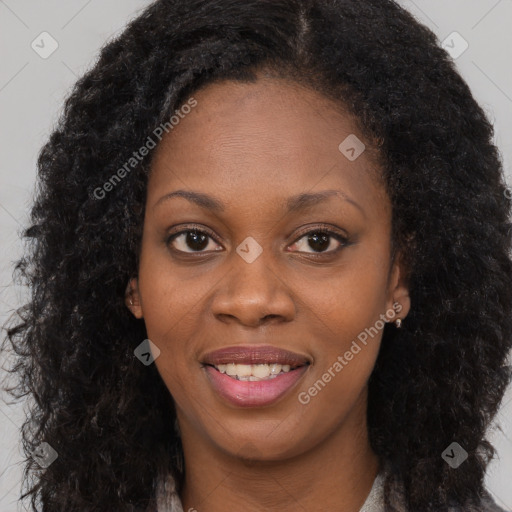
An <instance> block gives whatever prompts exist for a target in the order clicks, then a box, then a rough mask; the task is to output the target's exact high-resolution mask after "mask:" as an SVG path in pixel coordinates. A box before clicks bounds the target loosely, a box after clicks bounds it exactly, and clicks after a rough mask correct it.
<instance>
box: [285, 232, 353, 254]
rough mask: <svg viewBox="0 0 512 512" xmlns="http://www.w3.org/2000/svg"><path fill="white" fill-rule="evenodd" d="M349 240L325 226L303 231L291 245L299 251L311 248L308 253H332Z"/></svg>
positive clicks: (345, 244)
mask: <svg viewBox="0 0 512 512" xmlns="http://www.w3.org/2000/svg"><path fill="white" fill-rule="evenodd" d="M348 244H349V241H348V239H347V237H346V236H343V235H342V234H341V233H337V232H335V231H332V230H330V229H326V228H316V229H313V230H310V231H307V232H306V233H304V234H303V235H302V236H301V237H300V238H299V239H298V240H297V241H296V242H294V244H293V245H292V246H291V247H295V248H296V249H298V251H299V252H306V253H307V252H309V251H307V250H306V249H307V248H308V247H309V248H311V249H313V251H312V252H311V253H310V254H322V253H329V254H333V253H336V252H338V251H339V250H340V249H341V248H342V247H344V246H347V245H348Z"/></svg>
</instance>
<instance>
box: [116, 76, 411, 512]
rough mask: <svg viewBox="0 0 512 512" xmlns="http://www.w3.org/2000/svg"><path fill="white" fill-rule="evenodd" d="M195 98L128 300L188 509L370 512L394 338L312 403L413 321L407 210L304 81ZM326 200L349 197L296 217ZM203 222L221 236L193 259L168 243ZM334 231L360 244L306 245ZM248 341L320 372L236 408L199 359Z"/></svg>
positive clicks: (161, 165) (167, 142) (152, 199)
mask: <svg viewBox="0 0 512 512" xmlns="http://www.w3.org/2000/svg"><path fill="white" fill-rule="evenodd" d="M194 98H195V99H196V100H197V103H198V104H197V106H196V107H195V108H193V109H192V111H191V112H190V113H189V114H188V115H187V116H186V117H185V118H184V119H182V120H181V121H180V123H179V125H177V126H175V127H174V129H173V130H172V131H170V132H169V133H168V134H167V135H166V136H165V137H164V138H163V139H162V141H161V143H160V144H159V145H158V146H157V148H156V149H155V154H154V160H153V163H152V172H151V174H150V177H149V181H148V188H147V204H146V211H145V219H144V228H143V238H142V245H141V253H140V267H139V273H138V276H137V277H136V278H133V279H132V280H131V281H130V282H129V284H128V289H127V300H126V304H127V307H129V308H130V310H131V311H132V313H133V314H134V315H135V316H136V317H137V318H143V319H144V321H145V324H146V328H147V333H148V338H149V339H151V340H152V341H153V343H155V345H157V346H158V348H159V349H160V351H161V353H160V355H159V357H157V359H156V360H155V364H156V366H157V368H158V371H159V372H160V375H161V376H162V379H163V381H164V382H165V384H166V386H167V388H168V389H169V391H170V393H171V394H172V396H173V398H174V400H175V403H176V408H177V416H178V423H179V427H180V430H181V435H182V440H183V447H184V455H185V465H186V472H185V484H184V488H183V490H182V492H181V499H182V502H183V508H184V510H185V511H187V510H189V509H192V510H197V511H198V512H201V511H208V512H220V511H222V512H224V511H225V510H226V507H227V504H229V507H228V508H229V509H230V510H245V511H249V512H250V511H261V510H279V511H280V512H288V511H290V512H291V511H293V512H296V511H297V510H326V511H331V510H332V511H334V510H336V511H340V510H343V511H346V512H357V511H359V509H360V507H361V506H362V504H363V503H364V501H365V499H366V497H367V495H368V493H369V491H370V489H371V486H372V484H373V481H374V478H375V476H376V474H377V471H378V469H379V466H378V464H379V463H378V458H377V457H376V455H375V453H373V451H372V450H371V448H370V445H369V442H368V436H367V428H366V406H367V383H368V379H369V377H370V374H371V372H372V369H373V367H374V364H375V361H376V358H377V355H378V350H379V346H380V341H381V335H382V331H379V333H378V335H376V336H374V337H373V338H369V341H368V343H367V345H366V346H363V345H361V344H360V345H361V347H362V350H361V351H360V352H358V353H357V354H356V355H354V357H353V359H352V360H351V361H348V362H347V363H348V364H347V365H346V366H344V367H343V370H342V371H340V372H338V373H336V374H335V377H333V378H332V379H331V381H330V382H329V383H328V384H327V385H326V386H325V387H324V388H323V389H322V390H321V391H320V392H319V393H318V394H317V395H316V396H314V397H312V398H311V400H310V402H309V403H308V404H306V405H304V404H302V403H301V402H300V401H299V400H298V395H299V393H300V392H304V391H307V390H308V389H309V388H311V387H312V386H313V385H314V383H315V382H316V381H318V379H321V378H322V375H323V374H324V373H325V372H326V371H327V370H328V369H329V368H331V367H332V366H333V364H334V363H335V361H337V358H338V356H342V357H343V356H344V354H345V352H347V351H348V350H349V348H350V346H351V344H352V342H353V340H356V339H357V336H358V334H359V333H361V332H362V331H364V330H365V328H369V327H371V326H374V325H375V323H376V321H377V320H378V319H379V318H380V315H382V314H385V313H386V311H388V310H390V309H392V308H393V304H394V303H399V308H398V309H400V308H401V311H400V314H399V315H397V316H395V317H394V318H393V320H395V319H396V318H398V317H400V318H401V319H404V318H405V317H406V316H407V313H408V311H409V308H410V301H409V294H408V288H407V285H406V282H405V277H404V276H405V269H404V268H402V265H401V263H400V258H399V255H398V257H396V258H395V260H394V261H392V259H391V245H390V236H391V203H390V200H389V197H388V196H387V194H386V192H385V190H384V187H383V185H382V183H381V181H380V180H379V179H378V178H377V172H376V171H378V169H377V168H376V164H375V163H374V162H375V160H374V159H371V158H370V151H369V149H367V150H366V151H365V152H363V154H362V155H361V156H359V157H358V158H357V159H356V160H355V161H349V160H348V159H347V158H346V157H345V156H344V155H343V154H342V153H341V152H340V150H339V149H338V145H339V144H340V142H342V141H343V140H344V139H345V138H346V137H347V136H348V135H350V134H356V135H357V137H358V138H359V139H360V140H362V141H365V139H364V137H363V135H362V134H361V133H360V132H359V131H358V129H357V125H356V123H355V121H354V119H353V118H352V117H351V116H349V115H348V114H346V113H344V112H343V110H342V109H341V108H340V106H339V105H337V104H334V103H332V102H331V100H329V99H327V98H325V97H324V96H322V95H320V94H319V93H317V92H315V91H313V90H311V89H308V88H304V87H302V86H299V85H297V84H294V83H292V82H289V81H286V80H282V79H277V78H272V77H268V76H263V75H260V76H259V78H258V80H257V81H256V82H255V83H240V82H231V81H223V82H219V83H215V84H209V85H207V86H206V87H205V88H203V89H201V90H199V91H198V92H197V93H196V94H194ZM365 143H367V144H368V146H367V148H369V143H368V142H367V141H365ZM179 189H182V190H193V191H197V192H202V193H205V194H209V195H211V196H214V197H215V198H216V199H218V200H219V201H221V202H222V203H223V204H224V211H220V212H214V211H210V210H208V209H205V208H202V207H200V206H199V205H197V204H195V203H193V202H191V201H189V200H187V199H185V198H182V197H173V198H170V199H167V200H161V201H160V202H159V200H160V199H161V198H162V197H163V196H164V195H166V194H168V193H169V192H172V191H176V190H179ZM327 189H332V190H335V191H337V194H335V195H333V196H331V197H329V198H327V199H323V200H317V201H315V202H314V203H313V204H312V205H311V206H310V207H309V208H308V209H304V210H301V211H292V212H289V213H287V212H286V208H285V204H286V203H285V202H286V199H287V198H289V197H290V196H293V195H296V194H300V193H303V192H318V191H322V190H327ZM347 197H348V198H350V200H351V201H353V202H355V203H357V205H359V207H357V206H355V205H354V204H353V202H349V201H348V200H346V198H347ZM157 203H158V204H157ZM191 224H195V225H199V227H200V228H201V229H203V228H207V229H210V230H211V231H212V232H213V234H214V235H215V237H216V239H214V238H207V239H206V240H207V241H206V242H205V244H204V245H203V246H201V245H200V244H199V243H198V244H196V245H194V243H193V240H192V245H187V243H186V234H182V235H181V236H178V238H176V239H174V241H170V242H169V243H167V239H168V236H169V235H170V234H171V228H172V232H173V233H176V232H179V231H181V230H186V229H187V228H188V229H190V228H191V227H193V226H191ZM322 224H329V225H330V227H331V228H332V230H333V231H334V232H336V233H339V234H341V235H344V236H346V237H347V238H348V240H349V244H348V245H346V246H345V245H343V242H339V241H337V240H336V239H335V238H334V237H331V238H329V239H328V242H326V244H325V246H324V249H322V248H321V246H319V245H315V244H314V243H313V244H310V243H308V237H307V235H305V233H306V232H308V231H310V230H313V231H315V230H316V233H323V232H324V231H325V229H324V230H322ZM324 228H325V226H324ZM249 236H250V237H252V238H254V239H255V240H256V241H257V242H258V244H259V245H260V246H261V248H262V249H263V252H262V253H261V254H260V256H259V257H258V258H257V259H256V260H255V261H253V262H252V263H247V262H246V261H245V260H244V259H242V258H241V257H240V256H239V254H238V253H237V252H236V248H237V246H239V245H240V244H241V243H242V241H244V240H245V238H246V237H249ZM329 241H330V242H329ZM318 247H320V249H319V248H318ZM173 248H174V251H173ZM338 248H340V250H339V251H338V252H335V250H336V249H338ZM216 249H217V250H216ZM179 250H181V251H185V252H184V253H183V252H182V253H179V252H178V251H179ZM198 251H199V252H198ZM200 251H202V252H203V253H202V254H201V252H200ZM322 251H327V252H322ZM315 255H317V256H319V257H317V258H316V259H315ZM130 300H131V301H132V303H133V304H130ZM390 328H393V327H390ZM244 344H270V345H274V346H276V347H280V348H284V349H287V350H291V351H294V352H297V353H299V354H301V355H304V356H306V357H308V358H309V359H310V360H311V361H312V364H311V365H310V366H309V368H308V370H307V372H306V373H305V374H304V375H303V377H302V378H301V380H300V381H299V382H298V383H297V385H296V387H295V388H294V389H293V390H292V391H291V392H289V393H288V394H287V395H286V396H285V397H283V398H281V399H280V400H279V401H278V402H277V403H275V404H272V405H270V406H265V407H258V408H249V409H244V408H241V407H236V406H234V405H231V404H229V403H227V402H225V401H224V400H223V399H222V398H221V397H219V396H218V395H217V394H216V393H215V391H214V390H213V388H212V387H211V386H210V384H209V381H208V378H207V376H206V374H205V370H204V368H203V367H202V365H201V358H202V356H204V355H205V354H206V353H207V352H210V351H212V350H216V349H219V348H223V347H226V346H231V345H244Z"/></svg>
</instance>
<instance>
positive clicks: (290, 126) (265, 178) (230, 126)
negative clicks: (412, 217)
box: [148, 78, 387, 207]
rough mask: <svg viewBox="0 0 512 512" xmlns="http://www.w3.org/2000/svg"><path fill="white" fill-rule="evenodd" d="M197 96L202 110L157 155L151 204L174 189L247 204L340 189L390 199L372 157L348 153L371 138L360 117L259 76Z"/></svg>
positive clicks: (210, 87)
mask: <svg viewBox="0 0 512 512" xmlns="http://www.w3.org/2000/svg"><path fill="white" fill-rule="evenodd" d="M193 97H194V98H195V100H196V101H197V105H196V106H195V107H194V108H193V109H192V110H191V111H190V113H188V114H186V115H184V116H183V118H182V119H181V120H180V122H179V124H177V125H176V126H175V127H174V128H173V129H172V131H169V133H167V134H166V135H165V136H164V137H163V138H162V141H161V142H160V144H159V145H158V147H157V148H156V150H155V152H156V153H155V155H154V159H153V162H152V171H151V175H150V180H149V183H148V204H151V203H154V202H155V201H157V200H158V198H159V197H160V196H161V195H162V194H164V193H166V192H170V191H172V189H173V188H174V189H179V188H180V189H183V188H189V189H192V188H193V189H195V190H198V189H199V190H202V191H205V192H213V193H215V195H217V196H220V197H224V198H225V199H226V201H227V202H231V203H232V202H233V200H235V201H236V200H237V199H240V198H242V197H243V198H244V201H245V203H246V202H247V196H250V197H255V196H257V197H259V198H260V199H263V198H275V199H277V198H278V197H284V196H288V195H294V194H297V193H300V192H305V191H314V190H315V189H316V188H318V189H326V188H333V187H334V188H339V189H340V190H342V191H343V192H345V193H346V194H347V195H353V196H358V197H359V200H360V201H361V202H366V203H368V205H371V204H374V203H379V202H380V203H382V202H383V200H384V202H385V198H386V196H385V195H383V191H382V187H381V186H380V184H379V183H378V180H377V179H376V178H375V175H376V174H377V173H376V164H375V163H374V161H373V160H372V159H371V158H370V157H369V154H368V153H369V152H368V151H363V153H362V154H361V155H360V156H358V157H357V158H356V159H355V160H350V159H348V158H347V156H346V154H344V153H343V152H342V151H340V144H341V143H343V141H345V140H347V139H348V140H349V141H353V140H356V141H357V140H360V141H362V140H363V139H364V137H363V135H362V134H361V133H360V131H359V129H358V127H357V124H356V122H355V120H354V118H353V117H352V116H351V115H349V114H348V113H346V112H344V110H343V109H342V107H341V106H340V105H339V104H336V103H334V102H333V101H332V100H329V99H328V98H326V97H324V96H323V95H321V94H320V93H318V92H316V91H314V90H312V89H310V88H307V87H304V86H301V85H298V84H295V83H293V82H290V81H288V80H283V79H275V78H259V79H258V80H257V81H256V82H253V83H246V82H238V81H223V82H217V83H213V84H209V85H207V86H206V87H204V88H203V89H201V90H199V91H197V92H196V93H194V94H193ZM354 137H355V139H354ZM356 149H360V148H356ZM381 206H383V207H386V206H387V205H381Z"/></svg>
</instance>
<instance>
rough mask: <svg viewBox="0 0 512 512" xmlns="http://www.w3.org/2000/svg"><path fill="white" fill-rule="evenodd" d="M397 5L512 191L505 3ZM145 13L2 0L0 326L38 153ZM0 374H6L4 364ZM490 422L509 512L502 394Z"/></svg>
mask: <svg viewBox="0 0 512 512" xmlns="http://www.w3.org/2000/svg"><path fill="white" fill-rule="evenodd" d="M184 1H186V0H184ZM241 1H243V0H241ZM401 3H402V4H403V5H404V6H405V7H406V8H407V9H408V10H410V11H411V12H412V13H413V14H414V15H415V16H416V17H417V18H418V19H419V20H420V21H421V22H423V23H424V24H426V25H427V26H428V27H430V28H431V29H432V30H433V31H434V32H435V33H436V35H437V36H438V39H439V44H442V42H443V41H445V44H446V45H447V46H448V47H449V51H450V52H451V54H452V57H453V58H454V60H455V61H456V65H457V67H458V69H459V70H460V73H461V74H462V76H463V77H464V78H465V80H466V81H467V82H468V83H469V85H470V87H471V89H472V91H473V94H474V96H475V98H476V99H477V101H479V103H480V104H481V105H482V106H483V108H484V109H485V111H486V113H487V115H488V116H489V118H490V119H491V121H492V122H493V123H494V125H495V130H496V134H495V142H496V144H497V145H498V147H499V148H500V150H501V153H502V157H503V162H504V166H505V169H506V172H507V179H508V183H509V184H511V183H512V179H511V172H510V164H511V162H512V137H511V134H512V72H511V66H510V62H511V56H512V30H511V29H510V27H511V26H512V0H415V1H412V0H402V1H401ZM147 5H149V2H148V1H144V0H123V1H122V2H120V1H119V0H102V1H99V0H66V1H64V0H47V1H45V2H36V1H35V0H0V43H1V44H0V53H1V66H0V109H1V110H0V111H1V117H0V130H1V132H0V141H1V145H0V163H1V164H0V165H1V167H0V230H1V233H0V235H1V244H2V245H1V247H2V251H1V256H0V322H1V323H2V324H3V323H4V321H5V320H6V319H7V318H8V317H9V316H10V315H11V314H12V313H13V311H14V310H15V308H16V307H18V306H19V305H21V304H22V302H23V297H24V293H25V291H24V290H21V289H18V288H17V287H16V286H13V285H12V263H13V261H15V260H16V259H17V258H18V257H19V255H20V254H21V250H22V245H21V244H20V241H19V233H20V230H21V229H22V228H23V227H24V226H26V225H27V219H28V211H29V207H30V202H31V198H32V194H33V191H34V183H35V171H36V166H35V163H36V158H37V154H38V151H39V150H40V148H41V146H42V145H43V144H44V143H45V142H46V140H47V137H48V135H49V133H50V131H51V130H52V128H53V127H54V126H55V122H56V120H57V117H58V114H59V112H60V110H61V108H62V103H63V100H64V98H65V97H66V96H67V94H68V93H69V92H70V88H71V86H72V85H73V83H74V82H75V81H76V80H77V78H78V77H79V76H81V75H82V74H83V73H84V72H85V71H86V70H87V69H88V68H89V67H90V66H91V65H92V64H93V62H94V60H95V58H96V56H97V52H98V49H99V48H100V47H101V46H102V45H103V44H104V43H105V42H106V41H107V40H108V39H110V38H111V37H112V36H114V35H116V34H118V33H119V32H121V31H122V29H123V27H124V26H125V24H126V23H127V21H128V20H130V19H132V18H133V17H135V16H136V15H137V14H138V13H140V11H141V10H142V9H144V8H145V7H146V6H147ZM43 32H45V34H42V33H43ZM454 32H455V34H454ZM41 34H42V35H41ZM369 37H371V34H370V35H369ZM41 38H43V39H44V44H43V43H41V42H40V41H41ZM43 46H44V48H43ZM53 47H56V49H55V51H54V52H53V53H52V54H51V55H49V56H47V55H44V52H49V51H50V50H52V49H53ZM43 57H46V58H43ZM511 285H512V283H511ZM2 335H3V334H2ZM2 364H3V365H5V364H6V361H5V359H4V360H2ZM2 396H3V397H4V399H5V398H6V397H5V394H4V395H2ZM7 398H8V397H7ZM24 407H25V405H24V404H19V405H12V404H11V405H9V404H6V403H4V401H3V400H2V401H0V510H1V512H14V511H17V510H23V509H22V508H21V506H19V505H17V498H18V496H19V494H20V482H21V475H22V467H21V465H20V460H21V451H20V443H19V433H20V426H21V424H22V423H23V417H24ZM496 420H497V421H496V426H495V427H494V428H493V429H492V432H491V436H490V439H491V441H492V442H493V443H494V445H495V446H496V448H497V450H498V454H499V457H498V458H497V459H496V460H494V461H493V462H492V463H491V466H490V470H489V472H488V475H487V486H488V489H489V490H490V491H491V493H492V494H493V496H494V498H495V500H496V501H497V503H498V504H499V505H500V506H502V507H503V508H505V509H506V510H512V486H511V485H510V483H511V482H512V478H511V477H512V390H510V389H509V391H508V392H507V395H506V396H505V399H504V402H503V406H502V408H501V410H500V413H499V414H498V417H497V418H496ZM498 425H499V426H500V427H501V430H499V429H498ZM507 484H508V485H507Z"/></svg>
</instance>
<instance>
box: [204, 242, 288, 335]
mask: <svg viewBox="0 0 512 512" xmlns="http://www.w3.org/2000/svg"><path fill="white" fill-rule="evenodd" d="M264 254H265V251H263V253H262V254H261V255H260V256H259V257H258V258H257V259H256V260H255V261H253V262H251V263H247V262H246V261H245V260H243V259H242V258H241V257H240V256H239V255H238V254H234V255H233V262H232V266H231V268H230V270H229V271H228V274H227V275H226V276H225V278H224V279H221V281H220V282H219V286H218V290H217V292H216V294H215V295H214V298H213V301H212V310H213V314H214V316H215V317H216V318H217V319H218V320H220V321H222V322H238V323H240V324H243V325H245V326H248V327H257V326H259V325H261V324H264V323H281V322H289V321H291V320H292V319H293V318H294V317H295V313H296V310H295V303H294V301H293V299H292V292H291V288H292V287H291V286H290V284H291V283H286V280H285V278H283V277H282V275H279V274H278V273H277V272H276V270H274V269H272V268H271V267H270V266H269V265H268V264H267V261H266V258H265V257H264Z"/></svg>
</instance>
